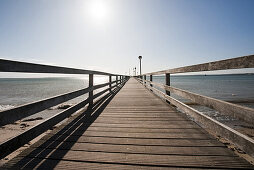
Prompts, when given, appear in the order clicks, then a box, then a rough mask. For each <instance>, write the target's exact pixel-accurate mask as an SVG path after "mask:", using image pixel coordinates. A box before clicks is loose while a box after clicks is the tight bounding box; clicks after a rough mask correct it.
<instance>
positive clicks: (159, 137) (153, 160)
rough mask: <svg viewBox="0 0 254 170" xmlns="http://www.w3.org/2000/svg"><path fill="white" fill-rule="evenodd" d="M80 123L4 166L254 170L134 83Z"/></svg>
mask: <svg viewBox="0 0 254 170" xmlns="http://www.w3.org/2000/svg"><path fill="white" fill-rule="evenodd" d="M82 120H83V119H80V120H79V122H81V123H80V124H77V125H75V124H70V125H66V126H65V127H63V128H62V129H61V130H59V131H54V133H50V134H49V135H48V136H47V137H46V138H43V139H42V140H40V141H38V142H37V143H36V144H35V145H33V146H31V147H30V148H29V149H28V150H26V151H25V152H23V153H22V154H21V155H19V156H18V157H16V158H14V159H13V160H11V161H10V162H9V164H8V165H7V166H6V167H7V168H8V167H10V168H11V167H12V166H14V167H17V168H39V169H40V168H41V169H47V168H49V169H51V168H55V169H83V168H88V169H134V168H136V169H158V168H163V169H164V168H165V169H166V168H169V169H175V168H183V169H184V168H187V169H190V168H193V169H197V168H204V169H208V168H223V169H234V168H235V169H239V168H253V166H252V165H250V164H249V163H248V162H247V161H245V160H244V159H242V158H239V157H238V156H237V155H235V154H234V153H233V152H232V151H231V150H229V149H228V148H226V147H225V146H224V145H223V144H221V143H220V142H218V141H217V140H216V139H215V138H214V137H212V136H210V135H209V134H207V133H206V132H205V131H204V129H202V128H200V127H199V126H198V125H197V124H196V123H195V122H192V121H191V120H189V119H187V118H186V117H185V116H184V115H183V114H181V113H178V112H177V111H176V110H175V109H174V108H172V107H171V106H170V105H168V104H166V103H165V102H163V101H162V100H160V99H159V98H158V97H155V96H154V95H153V94H152V93H151V92H150V91H149V90H147V89H145V88H144V87H143V86H141V85H140V84H139V83H138V82H137V81H136V80H134V79H130V80H129V81H128V82H127V84H126V85H125V86H124V87H123V88H122V89H121V91H120V92H119V93H118V94H117V95H116V96H115V97H114V98H113V100H112V101H111V102H110V103H109V105H108V106H107V107H106V108H105V109H104V110H103V112H102V113H101V114H100V115H99V116H98V118H96V119H95V120H91V121H90V122H89V121H85V119H84V121H82Z"/></svg>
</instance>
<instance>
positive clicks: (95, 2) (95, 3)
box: [88, 0, 110, 22]
mask: <svg viewBox="0 0 254 170" xmlns="http://www.w3.org/2000/svg"><path fill="white" fill-rule="evenodd" d="M106 2H107V1H105V0H92V1H90V4H89V7H88V11H89V14H90V15H91V17H92V18H93V20H95V21H96V22H103V21H105V20H107V19H108V18H109V15H110V10H109V5H108V4H107V3H106Z"/></svg>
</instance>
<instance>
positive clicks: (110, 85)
mask: <svg viewBox="0 0 254 170" xmlns="http://www.w3.org/2000/svg"><path fill="white" fill-rule="evenodd" d="M109 83H110V84H109V91H110V92H111V91H112V89H111V87H112V84H111V83H112V76H111V75H110V76H109Z"/></svg>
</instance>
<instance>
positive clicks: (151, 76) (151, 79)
mask: <svg viewBox="0 0 254 170" xmlns="http://www.w3.org/2000/svg"><path fill="white" fill-rule="evenodd" d="M150 81H151V83H150V87H151V88H152V87H153V85H152V81H153V75H150ZM151 91H152V89H151Z"/></svg>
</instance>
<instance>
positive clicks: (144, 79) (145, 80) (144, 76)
mask: <svg viewBox="0 0 254 170" xmlns="http://www.w3.org/2000/svg"><path fill="white" fill-rule="evenodd" d="M144 85H146V75H144Z"/></svg>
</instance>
